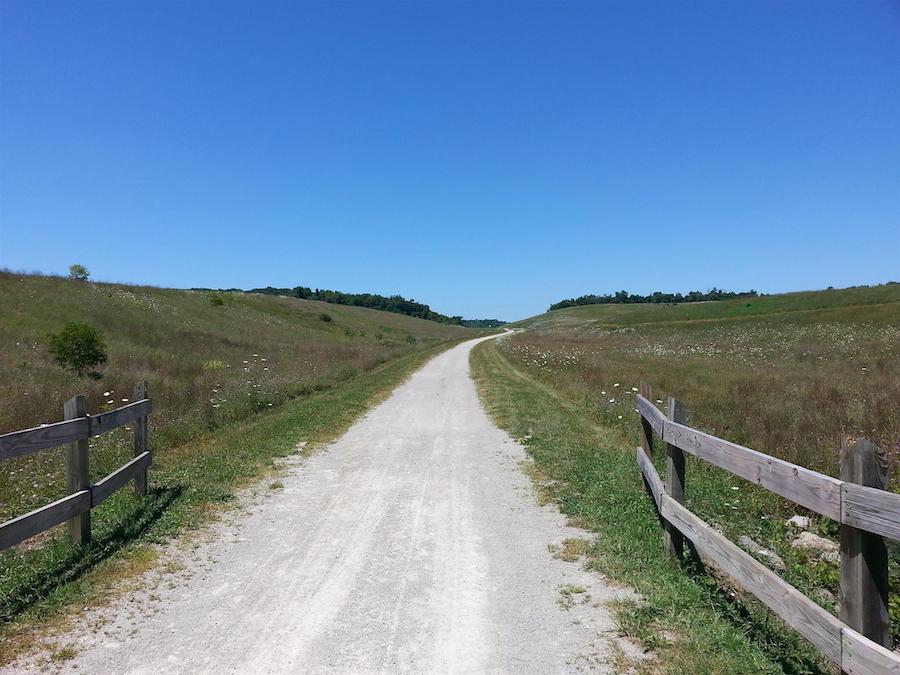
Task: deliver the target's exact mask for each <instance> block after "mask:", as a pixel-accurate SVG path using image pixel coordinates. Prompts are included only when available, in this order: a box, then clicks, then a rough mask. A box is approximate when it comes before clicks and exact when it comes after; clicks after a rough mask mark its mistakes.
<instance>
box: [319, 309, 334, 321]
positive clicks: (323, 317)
mask: <svg viewBox="0 0 900 675" xmlns="http://www.w3.org/2000/svg"><path fill="white" fill-rule="evenodd" d="M319 320H320V321H325V322H326V323H327V322H329V321H331V314H328V313H326V312H322V313H321V314H319Z"/></svg>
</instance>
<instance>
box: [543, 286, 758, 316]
mask: <svg viewBox="0 0 900 675" xmlns="http://www.w3.org/2000/svg"><path fill="white" fill-rule="evenodd" d="M757 295H758V293H757V292H756V291H753V290H750V291H744V292H743V293H734V292H732V291H723V290H720V289H718V288H715V287H713V288H712V290H709V291H706V292H705V293H704V292H702V291H691V292H690V293H685V294H681V293H663V292H662V291H656V292H654V293H650V294H649V295H639V294H636V293H629V292H628V291H616V292H615V293H607V294H605V295H582V296H581V297H578V298H569V299H568V300H560V301H559V302H557V303H554V304H552V305H550V309H549V311H553V310H554V309H565V308H566V307H578V306H580V305H634V304H646V303H654V304H661V303H668V304H672V303H681V302H708V301H712V300H732V299H734V298H755V297H756V296H757Z"/></svg>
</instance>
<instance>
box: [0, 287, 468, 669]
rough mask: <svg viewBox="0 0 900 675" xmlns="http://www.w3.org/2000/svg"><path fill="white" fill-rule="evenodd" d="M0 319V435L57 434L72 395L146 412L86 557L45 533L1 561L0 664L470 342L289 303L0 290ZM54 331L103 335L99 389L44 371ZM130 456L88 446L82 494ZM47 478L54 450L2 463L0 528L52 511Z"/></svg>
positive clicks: (145, 291) (332, 308)
mask: <svg viewBox="0 0 900 675" xmlns="http://www.w3.org/2000/svg"><path fill="white" fill-rule="evenodd" d="M0 316H2V317H3V320H2V322H0V346H2V349H0V382H2V388H0V433H5V432H9V431H14V430H18V429H22V428H27V427H30V426H35V425H37V424H40V423H43V422H53V421H56V420H59V419H61V416H62V405H63V402H64V401H65V400H66V399H68V398H69V397H71V396H73V395H74V394H86V396H87V409H88V411H89V412H91V413H97V412H101V411H103V410H106V409H110V408H113V407H117V406H120V405H122V404H123V403H124V401H125V400H126V399H130V398H131V397H132V388H133V386H134V384H135V382H137V381H138V380H141V379H147V380H148V381H149V384H150V392H151V396H152V398H153V401H154V412H153V414H152V415H151V417H150V438H151V446H152V448H153V451H154V463H153V468H152V469H151V470H150V490H149V492H148V495H147V497H146V498H143V499H139V498H137V497H136V496H135V495H134V493H133V491H131V490H121V491H119V492H117V493H116V494H115V495H113V497H112V498H110V499H109V500H107V501H106V502H104V503H103V504H102V505H101V506H100V507H99V508H97V509H95V510H94V511H92V516H91V517H92V532H93V540H92V542H91V544H90V545H89V546H86V547H73V546H71V545H70V544H69V543H68V541H67V538H66V537H65V536H63V535H62V532H63V529H64V528H63V527H61V526H60V527H57V528H54V529H53V530H50V531H48V532H47V533H44V534H41V535H38V536H37V537H34V538H32V539H31V540H29V541H26V542H23V544H22V545H21V546H18V547H14V548H12V549H8V550H6V551H3V552H0V664H3V663H5V662H7V661H8V660H9V659H11V658H13V656H14V655H15V654H16V653H17V651H19V650H21V649H27V648H28V645H29V644H30V643H31V642H32V641H34V640H41V639H44V637H45V636H46V635H48V634H52V626H57V625H60V623H59V622H61V621H63V620H64V617H65V616H78V615H79V614H78V611H77V607H76V609H75V610H74V611H72V605H76V606H87V605H89V604H92V603H96V602H102V601H103V599H104V598H105V597H106V596H107V595H108V594H109V592H110V589H111V588H113V587H114V586H115V584H116V583H117V580H120V579H122V578H123V577H128V576H130V575H132V574H135V573H139V572H140V571H141V570H143V569H146V567H148V566H149V565H151V564H153V561H154V559H155V556H156V555H157V554H158V553H157V549H156V548H154V547H153V546H152V544H153V543H155V542H159V541H162V540H165V539H166V538H168V537H169V536H171V535H173V534H175V533H177V532H179V531H181V530H183V529H184V528H186V527H187V528H190V527H194V526H196V525H197V524H199V523H203V522H206V521H208V520H209V519H210V517H214V516H215V514H216V513H218V512H219V508H218V507H220V506H221V505H222V504H224V503H228V502H230V501H231V500H232V499H234V494H235V491H236V490H237V489H239V488H240V487H241V486H242V485H245V484H247V482H248V481H249V480H251V479H253V478H254V477H255V478H260V477H262V476H265V475H271V474H273V473H274V474H277V472H278V470H279V469H278V468H277V466H276V465H275V461H274V460H275V459H276V458H279V457H285V456H288V455H292V454H298V453H299V454H302V453H306V452H309V451H311V450H313V449H314V448H315V447H316V446H317V445H318V444H320V443H322V442H325V441H328V440H331V439H333V438H335V437H337V436H338V435H339V434H340V433H341V432H342V431H343V430H344V429H346V428H347V427H348V426H349V425H350V424H351V423H352V422H353V421H354V420H355V419H356V418H357V417H358V416H359V415H361V414H363V413H364V412H365V411H366V410H368V409H369V408H370V407H371V406H372V405H373V404H374V403H376V402H377V401H378V400H380V399H381V398H383V397H384V396H386V395H388V394H389V392H390V391H391V390H393V388H394V387H396V386H397V385H398V384H399V383H400V382H402V381H403V379H405V378H406V377H407V376H408V375H409V374H410V373H412V372H414V371H415V370H416V369H417V368H418V367H420V366H421V365H422V364H423V363H424V362H425V361H426V360H428V359H429V358H430V357H431V356H432V355H434V354H436V353H437V352H439V351H440V350H442V349H445V348H446V347H448V346H449V345H452V344H454V343H455V342H457V341H459V340H461V339H465V338H468V337H473V336H477V335H479V334H481V331H479V330H475V329H470V328H463V327H461V326H449V325H443V324H439V323H435V322H432V321H426V320H423V319H417V318H412V317H409V316H404V315H401V314H393V313H387V312H380V311H377V310H372V309H366V308H360V307H349V306H339V305H334V304H327V303H324V302H311V301H304V300H299V299H296V298H280V297H276V296H264V295H253V294H244V293H234V294H232V293H212V294H211V293H208V292H192V291H181V290H172V289H161V288H145V287H135V286H124V285H118V284H95V283H87V282H76V281H70V280H67V279H62V278H55V277H43V276H29V275H21V274H9V273H0ZM68 321H81V322H86V323H89V324H91V325H93V326H96V327H97V328H99V329H100V330H102V332H103V335H104V339H105V342H106V346H107V352H108V356H109V359H108V361H107V363H106V364H105V365H103V366H102V367H101V368H100V371H101V372H102V378H101V379H99V380H94V379H90V378H88V377H84V378H79V377H77V376H75V375H74V374H72V373H70V372H68V371H65V370H63V369H61V368H60V367H59V366H58V365H57V364H56V363H55V362H54V361H53V359H52V358H51V356H50V354H49V352H48V349H47V345H48V340H47V333H49V332H51V331H54V332H55V331H58V330H60V328H62V326H63V325H64V324H65V323H66V322H68ZM131 444H132V438H131V432H130V431H129V430H128V429H127V428H120V429H118V430H116V431H114V432H112V433H109V434H106V435H103V436H99V437H96V438H93V439H91V451H90V461H91V476H92V480H96V479H97V478H100V477H102V476H104V475H106V474H107V473H108V472H109V471H110V470H112V469H114V468H117V467H118V466H119V465H121V464H122V463H124V462H125V461H126V460H127V459H128V458H129V457H130V456H131V452H132V448H131ZM63 467H64V461H63V450H62V449H54V450H46V451H42V452H39V453H35V454H32V455H28V456H25V457H19V458H16V459H13V460H5V461H3V462H2V465H0V520H6V519H8V518H10V517H13V516H16V515H20V514H23V513H25V512H27V511H29V510H31V509H33V508H36V507H38V506H42V505H44V504H46V503H49V502H50V501H53V500H54V499H57V498H59V497H61V496H63V495H64V494H65V493H66V489H65V477H64V473H63ZM278 486H279V483H278V481H274V482H272V483H271V485H270V486H269V487H270V488H272V489H278ZM60 607H67V608H69V610H70V611H67V612H64V613H60V612H57V611H55V610H57V609H58V608H60ZM48 621H49V623H48ZM48 630H49V631H50V633H48Z"/></svg>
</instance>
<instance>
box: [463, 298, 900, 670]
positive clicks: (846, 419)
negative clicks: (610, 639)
mask: <svg viewBox="0 0 900 675" xmlns="http://www.w3.org/2000/svg"><path fill="white" fill-rule="evenodd" d="M513 327H518V328H521V329H523V330H522V331H521V332H518V333H517V334H515V335H512V336H509V337H506V338H503V339H502V340H498V341H492V342H491V343H487V344H484V345H480V346H479V347H477V348H476V349H475V350H474V352H473V370H474V372H475V374H476V378H477V380H478V382H479V387H480V390H481V392H482V396H483V398H484V400H485V402H486V404H487V405H488V408H489V410H490V411H491V413H492V414H493V415H494V417H495V419H496V420H497V421H498V423H499V424H500V425H501V426H503V427H504V428H506V429H507V430H509V431H510V432H511V433H513V434H515V435H516V436H517V437H519V438H524V439H526V442H527V444H528V448H529V452H530V454H531V455H532V457H533V458H534V460H535V470H534V471H535V475H536V476H538V477H539V478H540V479H541V481H542V483H543V484H544V486H545V488H544V489H545V490H546V491H547V493H548V494H549V495H550V496H552V497H554V498H555V499H556V500H557V502H558V503H559V505H560V507H561V508H562V510H563V511H564V512H566V513H567V514H569V515H570V516H571V517H572V518H574V519H575V521H576V522H577V523H578V524H579V525H582V526H584V527H587V528H588V529H591V530H593V531H594V532H595V533H596V537H597V539H596V543H595V544H594V545H592V546H591V547H589V559H590V561H591V564H593V565H594V566H596V567H597V568H598V569H600V570H602V571H603V572H604V573H606V574H608V575H610V576H611V577H613V578H616V579H619V580H621V581H623V582H625V583H627V584H629V585H632V586H634V587H635V588H637V590H638V591H639V592H641V593H642V594H643V595H644V597H645V598H647V604H646V605H644V606H629V607H623V608H622V611H621V613H620V615H619V619H620V621H621V625H622V626H623V629H624V630H625V631H626V632H627V633H628V634H629V635H631V636H632V637H634V638H635V639H637V640H639V641H640V642H641V643H643V644H644V646H645V647H647V648H648V649H650V650H653V651H654V652H656V653H657V656H658V658H657V659H656V663H665V664H666V668H664V669H663V670H664V671H665V672H669V671H671V672H746V673H770V672H823V673H824V672H830V671H829V667H828V666H827V665H826V664H824V663H823V662H822V661H821V659H820V658H819V657H818V656H817V655H816V654H815V653H814V652H813V650H811V649H810V648H809V647H808V645H806V644H805V643H804V642H803V641H802V640H800V639H798V638H797V636H796V635H795V634H793V633H791V632H790V631H787V630H785V629H784V628H783V627H782V626H780V625H779V624H778V623H777V622H773V621H771V615H770V614H769V613H768V612H767V611H765V610H763V609H761V607H760V605H759V604H758V603H756V602H755V601H753V600H751V599H749V598H747V597H746V596H744V595H743V594H741V592H740V591H738V590H737V589H729V588H728V586H727V584H726V585H725V586H724V588H723V581H722V580H721V579H717V580H714V579H710V578H709V577H707V576H705V575H703V574H687V573H685V570H682V569H679V568H678V567H677V566H674V565H671V564H670V563H669V562H668V561H667V560H666V558H665V554H664V553H663V549H662V545H661V530H660V527H659V524H658V522H657V520H656V515H655V512H654V510H653V507H652V506H651V505H650V501H649V500H648V499H647V497H646V495H645V494H644V491H643V486H642V484H641V481H640V478H639V472H638V469H637V467H636V465H635V460H634V448H635V447H637V446H638V445H639V438H638V416H637V414H636V412H635V409H634V396H635V393H636V392H637V389H638V387H639V386H640V382H641V381H646V382H649V383H651V384H652V385H653V387H654V399H655V400H656V401H657V403H658V404H659V405H660V407H662V402H663V401H664V400H665V398H666V397H667V396H674V397H676V398H678V399H679V400H681V401H682V402H683V403H684V404H686V405H687V407H688V409H689V411H690V415H689V422H690V424H691V425H692V426H695V427H697V428H700V429H703V430H704V431H708V432H711V433H713V434H715V435H717V436H720V437H723V438H726V439H729V440H733V441H736V442H738V443H741V444H744V445H747V446H749V447H752V448H754V449H756V450H760V451H762V452H766V453H769V454H772V455H776V456H779V457H783V458H785V459H787V460H789V461H792V462H795V463H798V464H801V465H804V466H808V467H811V468H814V469H817V470H819V471H822V472H824V473H828V474H831V475H836V474H837V473H838V458H839V452H838V451H839V448H840V444H841V436H842V435H843V434H848V435H851V436H865V437H868V438H869V439H870V440H872V441H873V442H874V443H876V444H877V445H879V446H880V447H882V448H883V449H885V450H886V451H887V453H888V458H889V462H890V466H891V470H892V482H891V485H892V488H893V489H894V490H900V408H898V406H897V402H898V401H900V285H897V284H887V285H882V286H873V287H869V288H850V289H841V290H827V291H812V292H803V293H789V294H783V295H772V296H765V297H759V298H742V299H739V300H727V301H717V302H704V303H694V304H683V305H651V304H646V305H643V304H642V305H637V304H634V305H587V306H580V307H572V308H566V309H560V310H555V311H551V312H547V313H545V314H542V315H539V316H536V317H532V318H530V319H526V320H524V321H521V322H518V323H517V324H514V325H513ZM663 454H664V453H662V452H657V453H656V458H657V460H659V462H658V467H657V468H658V469H660V470H661V471H663V472H664V466H663V465H662V459H661V456H662V455H663ZM687 500H688V506H689V507H690V509H691V510H692V511H694V512H696V513H698V514H699V515H700V516H701V517H703V518H704V519H705V520H706V521H707V522H710V523H712V524H713V525H714V526H715V527H717V528H719V529H720V530H721V531H722V532H724V533H725V534H726V535H727V536H729V537H730V538H731V539H732V540H733V541H737V540H738V538H739V537H740V536H742V535H747V536H750V537H752V538H753V539H754V540H756V541H757V542H759V543H760V544H761V545H762V546H764V547H766V548H768V549H769V550H772V551H775V552H776V553H777V554H778V555H779V556H781V557H782V559H783V560H784V561H785V564H786V569H785V570H784V571H783V572H782V574H783V575H784V576H785V578H787V579H788V581H790V583H792V584H794V585H795V586H797V587H798V588H800V589H801V590H802V591H803V592H804V593H806V594H807V595H808V596H810V597H812V598H814V599H816V601H817V602H819V603H820V604H822V605H823V606H825V607H827V608H828V609H831V610H835V609H836V605H835V603H834V600H833V599H830V598H834V597H836V595H837V583H838V578H839V573H838V570H837V567H836V566H835V565H834V564H831V563H828V562H825V561H820V560H817V559H814V558H813V557H810V556H808V555H807V554H805V553H804V552H802V551H800V550H798V549H796V548H793V547H792V546H791V533H790V531H789V529H788V528H787V527H786V526H785V524H784V520H785V518H787V517H788V516H790V515H792V514H793V513H797V512H801V513H802V512H803V510H802V509H799V508H798V507H796V505H793V504H790V503H788V502H786V501H785V500H783V499H781V498H780V497H778V496H777V495H773V494H772V493H769V492H767V491H765V490H762V489H761V488H758V487H757V486H755V485H753V484H751V483H748V482H746V481H743V480H741V479H738V478H736V477H734V476H732V475H731V474H728V473H726V472H723V471H721V470H719V469H716V468H715V467H712V466H710V465H708V464H705V463H702V462H699V461H697V460H695V459H694V458H692V457H689V458H688V461H687ZM805 515H812V514H809V513H806V514H805ZM812 522H813V527H814V529H815V531H816V532H817V533H818V534H820V535H823V536H827V537H831V538H835V537H836V534H837V529H838V528H837V526H836V524H835V523H834V522H832V521H829V520H828V519H827V518H819V517H815V516H814V517H813V521H812ZM892 556H893V562H892V563H891V571H890V574H891V588H892V591H891V608H890V612H891V617H892V621H893V635H894V640H895V643H900V549H898V548H897V547H896V546H892ZM829 594H830V595H829ZM638 670H640V669H638ZM649 670H651V671H652V670H653V669H652V668H650V669H649ZM641 672H642V671H641Z"/></svg>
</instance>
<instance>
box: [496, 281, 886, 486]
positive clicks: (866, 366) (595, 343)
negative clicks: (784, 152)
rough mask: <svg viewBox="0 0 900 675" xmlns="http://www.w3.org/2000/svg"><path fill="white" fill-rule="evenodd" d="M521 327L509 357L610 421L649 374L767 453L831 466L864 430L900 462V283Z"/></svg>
mask: <svg viewBox="0 0 900 675" xmlns="http://www.w3.org/2000/svg"><path fill="white" fill-rule="evenodd" d="M516 325H517V326H520V327H524V328H527V329H528V332H526V333H525V334H523V335H520V336H519V337H517V338H515V339H513V340H510V341H508V342H507V343H506V344H507V352H508V355H509V357H510V358H513V359H515V360H516V363H517V364H519V365H521V366H523V367H529V366H534V365H535V364H534V361H535V360H537V361H538V363H539V364H543V365H541V366H540V367H542V368H544V369H545V370H544V373H543V374H544V376H545V377H547V378H549V379H553V380H554V381H555V383H556V384H557V385H558V386H559V387H560V388H562V389H564V390H565V391H566V392H567V393H568V394H569V395H571V396H574V397H580V398H585V399H592V400H594V401H595V403H596V404H597V405H598V406H599V409H600V410H601V411H604V414H605V415H606V418H607V419H617V418H618V415H619V414H622V413H623V412H626V413H627V412H629V411H630V410H631V408H633V406H631V405H630V403H629V402H628V397H627V394H630V393H631V387H633V386H638V384H639V382H640V381H642V380H643V381H647V382H650V383H651V384H652V385H654V388H655V392H656V395H657V397H658V398H665V396H668V395H672V396H675V397H676V398H678V399H680V400H682V401H684V402H685V403H686V404H687V405H688V407H689V408H690V409H691V410H692V412H693V416H694V417H693V420H694V421H695V422H696V423H697V424H698V425H700V426H702V427H703V428H705V429H707V430H709V431H711V432H713V433H716V434H718V435H721V436H724V437H726V438H729V439H731V440H735V441H737V442H740V443H744V444H746V445H750V446H752V447H754V448H757V449H759V450H762V451H764V452H769V453H771V454H774V455H778V456H781V457H784V458H786V459H789V460H791V461H794V462H797V463H800V464H804V465H806V466H810V467H812V468H815V469H818V470H821V471H824V472H826V473H831V474H834V473H835V472H836V471H837V463H836V461H837V454H836V449H837V448H838V447H839V446H840V437H841V435H842V434H851V435H860V436H866V437H868V438H870V439H871V440H872V441H873V442H875V443H876V444H878V445H880V446H881V447H883V448H884V449H885V450H887V451H888V452H889V453H891V454H893V455H894V459H895V461H894V467H895V471H900V466H898V465H900V461H896V460H898V459H900V457H898V456H897V455H898V453H900V446H898V442H900V411H898V409H897V407H896V401H897V400H900V284H887V285H882V286H873V287H865V288H849V289H841V290H827V291H809V292H803V293H788V294H783V295H771V296H765V297H760V298H752V299H746V298H744V299H739V300H726V301H720V302H705V303H694V304H683V305H649V304H648V305H590V306H582V307H573V308H567V309H561V310H556V311H552V312H548V313H546V314H542V315H540V316H537V317H533V318H531V319H527V320H525V321H522V322H520V323H519V324H516ZM617 382H618V383H619V384H620V385H621V387H619V388H618V389H620V391H614V389H617V388H616V387H614V386H613V385H614V384H615V383H617ZM623 389H624V392H625V394H626V396H624V397H623V396H618V395H617V394H619V393H620V392H621V391H622V390H623ZM603 391H607V393H608V394H609V395H610V396H613V397H614V398H615V399H616V400H615V402H613V403H610V402H609V401H608V398H610V396H606V397H605V398H604V396H605V395H603V394H601V393H600V392H603ZM895 475H900V474H895Z"/></svg>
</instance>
